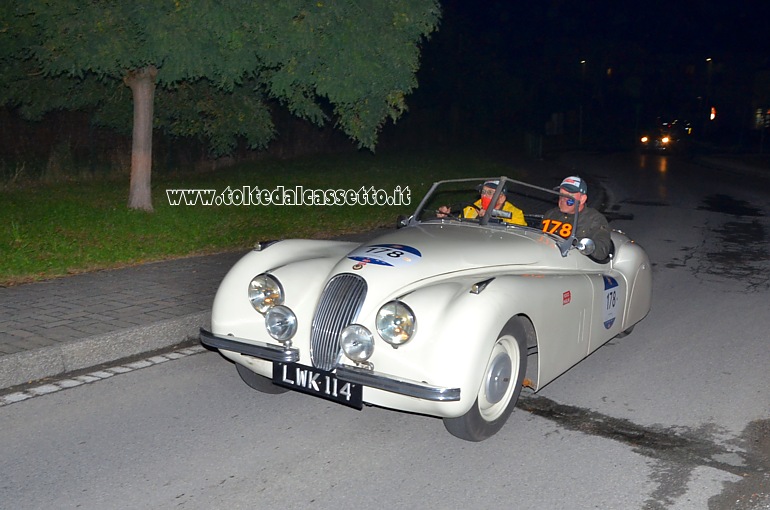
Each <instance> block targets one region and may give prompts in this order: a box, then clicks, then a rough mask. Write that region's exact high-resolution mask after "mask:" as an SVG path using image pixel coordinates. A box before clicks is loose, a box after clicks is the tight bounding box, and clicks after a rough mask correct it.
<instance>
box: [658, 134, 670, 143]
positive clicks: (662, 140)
mask: <svg viewBox="0 0 770 510" xmlns="http://www.w3.org/2000/svg"><path fill="white" fill-rule="evenodd" d="M670 140H671V139H670V138H669V137H667V136H664V137H663V138H661V139H660V141H661V142H663V143H668V142H669V141H670Z"/></svg>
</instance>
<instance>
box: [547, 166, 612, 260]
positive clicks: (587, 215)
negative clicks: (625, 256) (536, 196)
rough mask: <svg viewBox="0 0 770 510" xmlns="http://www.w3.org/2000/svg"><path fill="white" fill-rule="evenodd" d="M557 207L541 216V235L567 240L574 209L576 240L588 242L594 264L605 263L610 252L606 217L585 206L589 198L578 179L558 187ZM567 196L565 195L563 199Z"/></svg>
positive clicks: (568, 179)
mask: <svg viewBox="0 0 770 510" xmlns="http://www.w3.org/2000/svg"><path fill="white" fill-rule="evenodd" d="M559 192H561V196H560V197H559V206H558V207H554V208H553V209H550V210H549V211H547V212H546V213H545V214H544V215H543V221H542V224H541V225H542V229H543V232H548V233H550V234H556V235H558V236H561V237H564V238H568V237H570V236H571V235H572V234H573V225H572V221H573V219H574V215H575V208H576V207H577V210H578V220H577V227H576V228H575V229H574V230H575V231H574V234H575V237H576V238H577V239H578V241H580V240H581V239H585V238H588V239H591V240H592V241H593V242H594V245H595V249H594V251H593V252H592V253H590V254H588V255H590V257H591V258H592V259H594V260H596V261H600V262H601V261H604V260H606V259H607V256H608V255H609V254H610V250H611V249H612V239H611V238H610V227H609V224H608V223H607V218H605V217H604V215H603V214H602V213H600V212H599V211H597V210H596V209H594V208H592V207H588V206H587V205H586V200H587V199H588V184H586V181H585V180H584V179H582V178H580V177H578V176H571V177H567V178H566V179H564V180H563V181H562V182H561V185H560V186H559ZM565 195H567V196H565Z"/></svg>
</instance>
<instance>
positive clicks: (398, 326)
mask: <svg viewBox="0 0 770 510" xmlns="http://www.w3.org/2000/svg"><path fill="white" fill-rule="evenodd" d="M375 325H376V326H377V333H378V334H379V335H380V337H381V338H382V339H383V340H385V341H386V342H387V343H389V344H390V345H392V346H393V347H398V346H400V345H404V344H405V343H407V342H408V341H409V340H411V339H412V337H414V333H415V331H416V330H417V318H416V317H415V315H414V312H413V311H412V309H411V308H409V306H407V305H406V304H405V303H403V302H401V301H389V302H388V303H385V304H384V305H382V306H381V307H380V309H379V310H378V311H377V316H376V318H375Z"/></svg>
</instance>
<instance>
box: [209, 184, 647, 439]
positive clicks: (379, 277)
mask: <svg viewBox="0 0 770 510" xmlns="http://www.w3.org/2000/svg"><path fill="white" fill-rule="evenodd" d="M494 179H497V180H499V181H500V182H502V183H503V185H504V186H498V188H497V190H496V191H495V196H494V197H493V198H492V203H493V204H495V203H498V202H497V196H498V194H499V193H501V192H502V191H503V190H505V191H506V195H507V198H508V201H509V202H512V203H513V204H515V205H516V206H517V207H519V208H521V209H522V210H523V211H524V212H525V217H526V222H527V223H528V225H527V226H522V225H513V224H511V223H509V222H506V221H505V220H506V219H509V218H510V217H511V213H510V212H508V211H506V210H505V208H501V209H500V210H491V211H488V212H489V214H484V215H483V216H480V217H479V216H478V215H474V216H476V218H474V219H468V218H466V217H464V216H469V215H468V214H467V213H464V212H463V211H464V210H467V209H466V208H467V207H468V206H471V207H473V205H471V204H473V202H474V201H476V200H477V199H478V198H479V190H480V189H481V187H480V185H481V184H482V183H483V182H485V181H487V180H488V179H487V178H485V179H461V180H451V181H442V182H438V183H436V184H434V185H433V186H432V187H431V189H430V190H429V192H428V193H427V195H426V196H425V198H424V199H423V200H422V201H421V203H420V204H419V206H418V207H417V210H416V211H415V213H414V214H413V215H412V216H410V217H409V218H406V219H401V220H400V222H399V223H400V224H399V227H400V228H396V229H393V230H392V231H388V232H386V233H384V234H382V235H380V236H379V237H377V238H375V239H373V240H371V241H368V242H365V243H363V244H360V243H354V242H346V241H324V240H295V239H290V240H282V241H277V242H264V243H260V244H259V245H258V246H257V247H256V248H255V249H254V250H253V251H251V252H250V253H248V254H246V255H245V256H244V257H243V258H242V259H241V260H240V261H239V262H237V263H236V264H235V266H234V267H233V268H232V269H231V270H230V272H229V273H228V274H227V276H226V277H225V278H224V280H223V281H222V284H221V286H220V287H219V290H218V292H217V295H216V298H215V300H214V305H213V310H212V314H211V331H207V330H203V329H202V330H201V342H202V343H203V344H204V345H206V346H208V347H210V348H213V349H218V350H219V351H220V352H221V353H222V354H223V355H224V356H225V357H227V358H229V359H230V360H232V361H233V362H235V365H236V368H237V369H238V373H239V374H240V376H241V378H242V379H243V380H244V381H245V382H246V384H248V385H249V386H251V387H252V388H255V389H257V390H259V391H262V392H265V393H282V392H284V391H288V390H295V391H300V392H304V393H308V394H311V395H314V396H316V397H321V398H325V399H329V400H332V401H334V402H338V403H340V404H344V405H348V406H352V407H355V408H359V409H360V408H362V407H363V405H364V404H367V405H376V406H382V407H386V408H391V409H398V410H403V411H408V412H414V413H421V414H426V415H432V416H437V417H441V418H442V419H443V421H444V425H445V426H446V428H447V430H448V431H449V432H450V433H452V434H453V435H455V436H457V437H460V438H462V439H466V440H469V441H481V440H483V439H486V438H488V437H489V436H491V435H493V434H495V433H496V432H498V431H499V430H500V428H501V427H502V426H503V424H504V423H505V421H506V420H507V419H508V417H509V415H510V414H511V412H512V411H513V409H514V406H515V404H516V401H517V400H518V398H519V394H520V392H521V390H522V387H523V386H524V385H526V386H528V387H530V388H531V389H532V390H534V391H538V390H539V389H540V388H542V387H543V386H545V385H546V384H548V383H549V382H550V381H552V380H553V379H555V378H556V377H558V376H559V375H561V374H562V373H564V372H565V371H567V370H568V369H569V368H570V367H572V366H573V365H575V364H576V363H578V362H579V361H580V360H581V359H583V358H584V357H586V356H588V355H589V354H590V353H591V352H593V351H594V350H596V349H598V348H599V347H600V346H601V345H603V344H604V343H606V342H607V341H609V340H610V339H612V338H613V337H616V336H624V335H625V334H627V333H629V332H630V331H631V329H632V328H633V327H634V325H635V324H636V323H637V322H639V321H640V320H642V319H643V318H644V317H645V316H646V315H647V313H648V311H649V310H650V303H651V289H652V271H651V267H650V263H649V259H648V258H647V255H646V253H645V251H644V250H643V249H642V248H641V247H640V246H639V245H638V244H636V243H634V242H633V241H632V240H631V239H629V238H628V237H627V236H626V235H624V234H623V233H621V232H619V231H613V232H612V234H611V235H612V242H613V247H612V250H611V254H610V257H608V258H607V259H606V260H603V261H595V260H593V259H591V258H590V257H589V256H588V254H589V252H590V251H591V247H592V243H591V242H590V241H587V240H580V239H575V238H567V239H562V238H561V237H558V236H555V235H553V234H548V233H545V232H543V231H542V230H541V228H540V220H539V218H540V217H541V216H542V213H543V212H544V211H545V210H547V209H548V208H550V207H552V206H554V205H555V204H556V202H557V199H558V196H559V195H558V193H557V192H555V191H552V190H549V189H545V188H540V187H536V186H531V185H528V184H525V183H522V182H519V181H515V180H512V179H509V178H507V177H504V176H503V177H495V178H494ZM441 206H449V208H450V209H451V211H452V213H451V214H449V215H447V214H443V213H441V212H439V208H441V210H442V211H446V209H445V208H444V207H441Z"/></svg>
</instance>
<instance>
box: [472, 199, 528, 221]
mask: <svg viewBox="0 0 770 510" xmlns="http://www.w3.org/2000/svg"><path fill="white" fill-rule="evenodd" d="M473 205H475V206H476V207H478V209H476V208H475V207H471V206H468V207H466V208H465V209H463V218H469V219H470V218H476V217H478V215H479V209H481V199H479V200H476V201H475V202H474V203H473ZM503 211H506V212H509V213H511V217H510V218H500V219H501V220H503V222H505V223H511V224H513V225H524V226H526V225H527V222H526V221H524V211H522V210H521V209H519V208H518V207H516V206H515V205H513V204H512V203H510V202H505V203H504V204H503Z"/></svg>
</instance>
